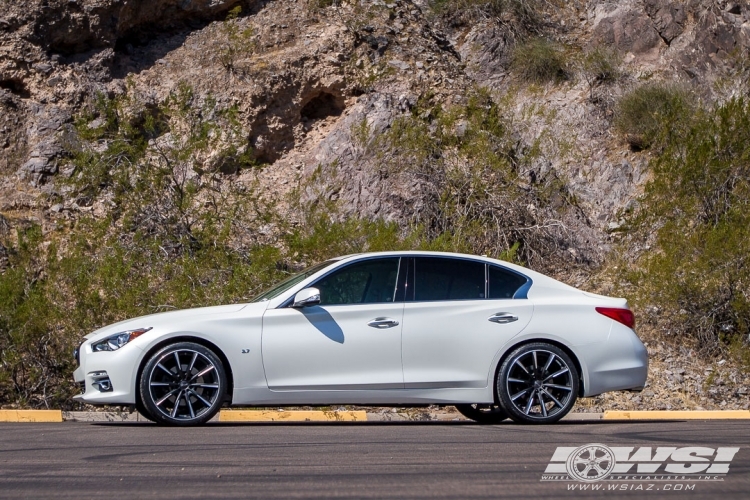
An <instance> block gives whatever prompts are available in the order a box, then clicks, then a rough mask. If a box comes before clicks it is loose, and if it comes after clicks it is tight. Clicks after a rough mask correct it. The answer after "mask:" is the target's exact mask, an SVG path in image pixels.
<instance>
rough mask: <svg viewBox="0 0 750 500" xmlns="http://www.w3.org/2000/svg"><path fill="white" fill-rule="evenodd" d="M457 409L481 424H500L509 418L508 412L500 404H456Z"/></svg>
mask: <svg viewBox="0 0 750 500" xmlns="http://www.w3.org/2000/svg"><path fill="white" fill-rule="evenodd" d="M456 409H457V410H458V412H459V413H460V414H461V415H463V416H464V417H466V418H468V419H471V420H473V421H475V422H478V423H480V424H499V423H500V422H502V421H503V420H506V419H507V418H508V414H507V413H505V410H503V409H502V408H501V407H500V405H488V404H471V405H456Z"/></svg>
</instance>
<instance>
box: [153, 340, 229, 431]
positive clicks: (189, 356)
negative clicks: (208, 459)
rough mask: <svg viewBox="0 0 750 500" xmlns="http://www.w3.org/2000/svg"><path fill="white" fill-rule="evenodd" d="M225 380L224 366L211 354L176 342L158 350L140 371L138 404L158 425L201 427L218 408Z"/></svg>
mask: <svg viewBox="0 0 750 500" xmlns="http://www.w3.org/2000/svg"><path fill="white" fill-rule="evenodd" d="M226 380H227V378H226V374H225V372H224V366H223V365H222V363H221V360H220V359H219V357H218V356H217V355H216V354H215V353H214V352H213V351H212V350H210V349H208V348H206V347H204V346H202V345H200V344H195V343H192V342H179V343H175V344H172V345H168V346H166V347H164V348H163V349H161V350H159V351H158V352H157V353H156V354H154V355H153V356H151V358H150V359H149V360H148V362H147V363H146V365H145V366H144V367H143V372H142V373H141V384H140V396H141V401H142V402H143V406H144V407H145V410H146V411H147V412H148V414H149V416H151V417H152V418H153V420H155V421H156V422H158V423H161V424H169V425H198V424H203V423H205V422H207V421H209V420H210V419H211V418H212V417H213V416H214V415H215V414H216V412H218V411H219V409H220V408H221V404H222V402H223V400H224V393H225V392H226V387H227V381H226ZM147 418H148V416H147Z"/></svg>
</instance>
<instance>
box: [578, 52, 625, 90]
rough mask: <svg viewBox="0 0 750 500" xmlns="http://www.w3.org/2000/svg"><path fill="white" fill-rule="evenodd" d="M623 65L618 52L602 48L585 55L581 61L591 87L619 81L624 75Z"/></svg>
mask: <svg viewBox="0 0 750 500" xmlns="http://www.w3.org/2000/svg"><path fill="white" fill-rule="evenodd" d="M621 63H622V58H621V57H620V54H619V53H618V52H617V51H616V50H614V49H611V48H609V47H601V46H600V47H596V48H594V49H592V50H590V51H588V52H586V53H585V54H583V58H582V60H581V66H582V69H583V73H584V75H585V77H586V81H587V82H588V84H589V85H590V86H593V85H595V84H597V83H612V82H616V81H617V80H619V79H620V77H621V75H622V73H621V71H620V64H621Z"/></svg>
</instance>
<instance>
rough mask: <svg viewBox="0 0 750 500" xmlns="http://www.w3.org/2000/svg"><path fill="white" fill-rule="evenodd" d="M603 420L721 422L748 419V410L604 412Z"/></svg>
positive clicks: (749, 415)
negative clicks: (722, 420)
mask: <svg viewBox="0 0 750 500" xmlns="http://www.w3.org/2000/svg"><path fill="white" fill-rule="evenodd" d="M602 419H603V420H721V419H750V410H719V411H610V410H608V411H605V412H604V417H603V418H602Z"/></svg>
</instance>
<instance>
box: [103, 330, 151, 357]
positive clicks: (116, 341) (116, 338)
mask: <svg viewBox="0 0 750 500" xmlns="http://www.w3.org/2000/svg"><path fill="white" fill-rule="evenodd" d="M149 330H151V328H138V329H137V330H128V331H126V332H120V333H115V334H114V335H110V336H109V337H107V338H106V339H104V340H100V341H98V342H96V343H94V344H91V350H92V351H93V352H101V351H116V350H117V349H119V348H120V347H122V346H124V345H125V344H127V343H128V342H130V341H131V340H134V339H137V338H138V337H140V336H141V335H143V334H144V333H146V332H147V331H149Z"/></svg>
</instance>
